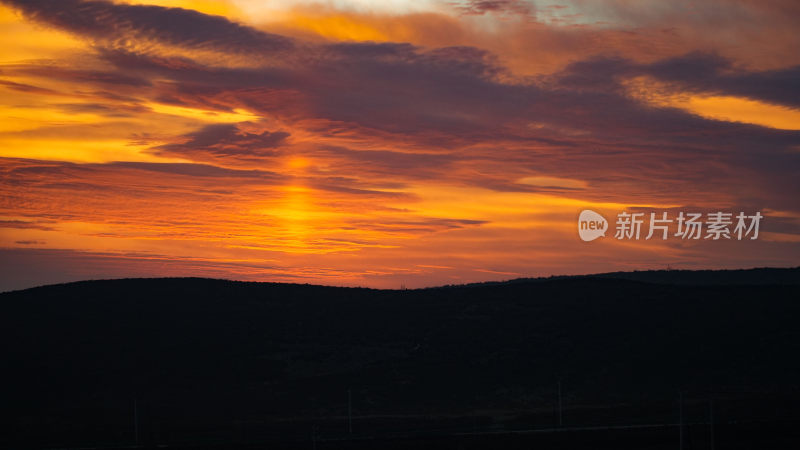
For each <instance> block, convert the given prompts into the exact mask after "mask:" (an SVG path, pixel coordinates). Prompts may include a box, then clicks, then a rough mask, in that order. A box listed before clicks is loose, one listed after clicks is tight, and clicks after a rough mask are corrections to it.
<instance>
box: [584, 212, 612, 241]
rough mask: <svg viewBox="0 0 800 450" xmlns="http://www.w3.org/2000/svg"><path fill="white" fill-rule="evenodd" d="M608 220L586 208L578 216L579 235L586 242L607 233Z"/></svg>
mask: <svg viewBox="0 0 800 450" xmlns="http://www.w3.org/2000/svg"><path fill="white" fill-rule="evenodd" d="M606 230H608V221H607V220H606V218H605V217H603V216H601V215H600V214H598V213H596V212H594V211H592V210H591V209H584V210H583V211H581V214H580V216H578V235H579V236H580V237H581V239H583V240H584V241H586V242H589V241H593V240H595V239H597V238H599V237H600V236H605V235H606Z"/></svg>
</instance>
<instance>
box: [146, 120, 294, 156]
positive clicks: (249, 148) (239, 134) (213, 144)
mask: <svg viewBox="0 0 800 450" xmlns="http://www.w3.org/2000/svg"><path fill="white" fill-rule="evenodd" d="M288 137H289V133H286V132H284V131H274V132H269V131H264V132H262V133H247V132H244V131H241V130H240V129H239V128H238V126H237V125H235V124H213V125H207V126H205V127H203V128H201V129H199V130H197V131H195V132H193V133H189V134H187V135H185V136H184V138H185V139H186V141H185V142H183V143H180V144H167V145H162V146H159V147H156V148H155V149H153V150H154V153H158V154H178V155H186V156H195V157H198V156H200V155H201V154H208V155H210V156H270V155H272V154H274V151H273V150H274V149H275V148H277V147H280V146H281V145H283V144H284V143H285V141H286V139H287V138H288Z"/></svg>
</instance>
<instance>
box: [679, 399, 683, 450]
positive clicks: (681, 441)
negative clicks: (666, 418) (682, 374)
mask: <svg viewBox="0 0 800 450" xmlns="http://www.w3.org/2000/svg"><path fill="white" fill-rule="evenodd" d="M678 394H679V395H678V438H679V439H680V449H681V450H683V391H679V392H678Z"/></svg>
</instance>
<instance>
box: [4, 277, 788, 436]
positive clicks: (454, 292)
mask: <svg viewBox="0 0 800 450" xmlns="http://www.w3.org/2000/svg"><path fill="white" fill-rule="evenodd" d="M0 308H2V312H1V313H0V330H1V331H0V332H1V333H2V341H1V344H0V345H2V346H3V353H2V357H3V367H2V371H3V377H2V378H3V379H4V381H3V382H2V387H1V388H0V389H1V390H2V398H1V399H0V400H1V401H2V403H1V404H2V406H0V408H2V409H3V411H2V412H3V413H4V416H6V417H8V418H7V419H4V420H3V428H4V429H3V430H2V433H0V446H3V447H8V448H27V447H31V448H41V447H48V448H50V447H52V448H73V447H92V448H127V447H130V446H134V445H138V446H142V447H155V446H168V447H181V448H197V449H200V448H208V449H211V448H215V449H216V448H220V449H221V448H292V449H294V448H297V449H313V448H318V449H401V448H431V449H433V448H436V449H439V448H453V449H478V448H480V449H489V448H491V449H494V448H499V449H517V448H519V449H522V448H526V449H527V448H540V449H548V448H563V449H584V448H586V449H590V448H592V449H597V448H614V449H668V448H675V449H678V448H681V436H682V439H683V442H682V444H683V448H684V449H690V448H691V449H698V448H699V449H711V448H715V449H750V448H752V449H771V448H774V449H782V450H785V449H791V448H800V432H798V431H796V430H798V429H800V358H799V357H798V355H800V326H798V323H797V322H798V318H800V270H798V269H761V270H754V271H735V272H677V271H673V272H637V273H627V274H607V275H605V276H599V277H575V278H559V279H542V280H518V281H512V282H507V283H492V284H482V285H470V286H459V287H445V288H436V289H425V290H404V291H380V290H369V289H347V288H333V287H320V286H307V285H288V284H270V283H241V282H231V281H222V280H207V279H132V280H115V281H89V282H81V283H71V284H65V285H57V286H47V287H42V288H36V289H29V290H25V291H18V292H11V293H5V294H0ZM559 386H560V392H561V395H560V396H559ZM681 396H682V398H683V401H682V402H681V401H680V398H681ZM559 400H560V401H559ZM559 404H560V405H561V407H560V408H559ZM680 423H683V426H680V425H679V424H680Z"/></svg>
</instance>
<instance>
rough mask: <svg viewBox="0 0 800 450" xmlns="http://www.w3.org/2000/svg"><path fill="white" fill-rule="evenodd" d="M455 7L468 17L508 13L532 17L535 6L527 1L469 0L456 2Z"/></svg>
mask: <svg viewBox="0 0 800 450" xmlns="http://www.w3.org/2000/svg"><path fill="white" fill-rule="evenodd" d="M454 5H455V7H456V8H457V9H458V10H459V11H461V13H462V14H466V15H478V16H479V15H483V14H487V13H495V14H497V13H506V14H516V15H522V16H530V15H531V14H533V13H534V8H533V4H532V3H531V2H527V1H525V0H467V1H461V2H456V3H454Z"/></svg>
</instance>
